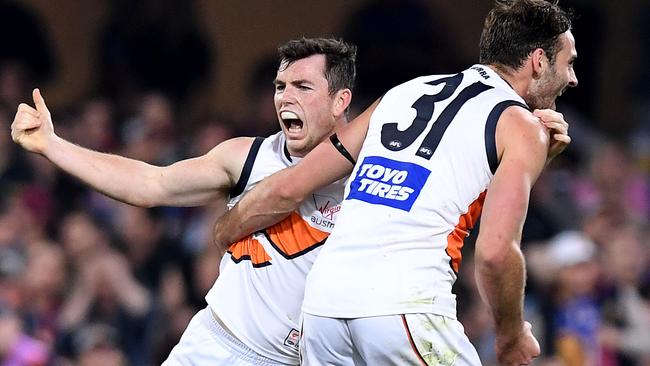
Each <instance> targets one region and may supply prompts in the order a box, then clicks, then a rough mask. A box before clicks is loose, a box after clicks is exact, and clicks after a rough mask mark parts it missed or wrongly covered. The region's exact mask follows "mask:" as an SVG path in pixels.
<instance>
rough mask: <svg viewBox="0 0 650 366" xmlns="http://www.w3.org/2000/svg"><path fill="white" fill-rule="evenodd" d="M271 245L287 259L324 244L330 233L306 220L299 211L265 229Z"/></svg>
mask: <svg viewBox="0 0 650 366" xmlns="http://www.w3.org/2000/svg"><path fill="white" fill-rule="evenodd" d="M265 233H266V235H267V237H268V239H269V241H270V242H271V245H273V247H274V248H275V249H276V250H277V251H278V252H279V253H280V254H282V256H283V257H285V258H287V259H293V258H296V257H299V256H301V255H303V254H305V253H307V252H309V251H311V250H312V249H315V248H316V247H318V246H320V245H323V243H325V239H327V237H328V236H329V233H327V232H325V231H321V230H318V229H316V228H314V227H312V226H311V225H309V223H307V222H305V220H304V219H303V217H302V216H300V215H299V214H298V213H297V212H292V213H291V215H290V216H289V217H287V218H286V219H284V220H282V221H280V222H278V223H277V224H275V225H273V226H271V227H270V228H268V229H266V230H265Z"/></svg>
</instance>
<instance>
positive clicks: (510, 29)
mask: <svg viewBox="0 0 650 366" xmlns="http://www.w3.org/2000/svg"><path fill="white" fill-rule="evenodd" d="M570 29H571V14H570V13H568V12H566V11H564V10H562V9H561V8H560V7H559V6H558V4H557V0H553V1H547V0H496V2H495V5H494V8H492V10H490V12H489V13H488V15H487V17H486V18H485V24H484V26H483V33H482V34H481V40H480V42H479V49H480V56H479V62H480V63H482V64H496V65H501V66H506V67H508V68H512V69H514V70H516V69H519V68H520V67H521V66H522V65H523V63H524V61H525V60H526V59H527V58H528V56H529V55H530V53H531V52H533V51H534V50H535V49H537V48H541V49H543V50H544V52H546V55H547V57H548V59H549V61H550V63H551V64H554V63H555V57H556V55H557V52H558V48H559V46H560V44H559V37H560V35H561V34H562V33H564V32H566V31H568V30H570Z"/></svg>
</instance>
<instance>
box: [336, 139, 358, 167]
mask: <svg viewBox="0 0 650 366" xmlns="http://www.w3.org/2000/svg"><path fill="white" fill-rule="evenodd" d="M330 141H331V142H332V145H334V147H335V148H336V150H338V152H340V153H341V155H343V157H344V158H346V159H347V160H348V161H349V162H350V163H352V165H355V164H356V163H357V162H356V161H355V160H354V158H353V157H352V155H351V154H350V152H349V151H348V149H346V148H345V146H343V143H342V142H341V140H339V137H338V136H336V134H333V135H332V136H330Z"/></svg>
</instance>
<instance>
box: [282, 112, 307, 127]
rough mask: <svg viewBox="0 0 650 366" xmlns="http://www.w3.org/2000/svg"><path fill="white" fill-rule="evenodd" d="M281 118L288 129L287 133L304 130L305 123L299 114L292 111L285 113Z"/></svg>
mask: <svg viewBox="0 0 650 366" xmlns="http://www.w3.org/2000/svg"><path fill="white" fill-rule="evenodd" d="M280 118H281V119H282V123H284V127H286V129H287V131H289V132H298V131H300V130H302V125H303V122H302V121H301V120H300V118H299V117H298V115H297V114H295V113H293V112H290V111H284V112H281V113H280Z"/></svg>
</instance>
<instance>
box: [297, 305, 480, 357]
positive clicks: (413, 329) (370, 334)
mask: <svg viewBox="0 0 650 366" xmlns="http://www.w3.org/2000/svg"><path fill="white" fill-rule="evenodd" d="M300 357H301V365H307V366H315V365H319V366H320V365H337V366H347V365H356V366H358V365H386V366H388V365H396V366H397V365H418V366H424V365H443V366H451V365H454V366H479V365H481V361H480V359H479V357H478V354H477V353H476V350H475V349H474V346H472V344H471V343H470V342H469V339H467V336H466V335H465V333H464V329H463V326H462V325H461V324H460V322H458V321H457V320H455V319H451V318H448V317H445V316H440V315H433V314H405V315H389V316H378V317H368V318H356V319H336V318H325V317H318V316H314V315H310V314H303V330H302V338H301V340H300Z"/></svg>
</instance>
